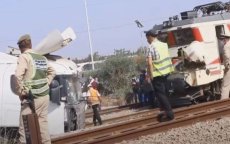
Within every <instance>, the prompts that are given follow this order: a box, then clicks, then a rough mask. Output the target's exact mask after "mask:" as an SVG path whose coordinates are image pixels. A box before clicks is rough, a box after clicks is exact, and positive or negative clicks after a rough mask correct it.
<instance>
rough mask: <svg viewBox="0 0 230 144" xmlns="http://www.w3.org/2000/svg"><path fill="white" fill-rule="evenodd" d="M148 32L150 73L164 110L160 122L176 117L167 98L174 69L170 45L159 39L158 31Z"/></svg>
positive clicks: (160, 115)
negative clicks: (168, 78) (169, 78)
mask: <svg viewBox="0 0 230 144" xmlns="http://www.w3.org/2000/svg"><path fill="white" fill-rule="evenodd" d="M145 33H146V38H147V42H148V43H149V44H150V46H149V48H148V51H147V66H148V74H149V75H150V78H151V81H152V85H153V88H154V91H155V95H156V97H157V98H158V101H159V103H160V108H161V110H163V111H164V112H162V113H160V114H159V115H158V120H159V121H160V122H163V121H168V120H172V119H174V113H173V111H172V107H171V104H170V102H169V100H168V98H167V86H166V84H167V77H168V75H169V74H170V73H172V72H173V71H174V69H173V65H172V62H171V59H170V57H169V51H168V45H167V44H166V43H163V42H161V41H159V40H158V39H157V32H156V31H154V30H149V31H147V32H145Z"/></svg>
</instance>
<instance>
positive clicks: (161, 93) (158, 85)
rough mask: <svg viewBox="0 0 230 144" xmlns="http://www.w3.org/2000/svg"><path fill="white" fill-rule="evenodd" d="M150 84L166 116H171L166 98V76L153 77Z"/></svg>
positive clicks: (172, 115)
mask: <svg viewBox="0 0 230 144" xmlns="http://www.w3.org/2000/svg"><path fill="white" fill-rule="evenodd" d="M152 85H153V87H154V91H155V92H154V94H155V95H156V97H157V99H158V101H159V103H160V108H161V109H162V110H164V111H165V112H166V115H167V117H169V118H173V117H174V114H173V111H172V107H171V104H170V102H169V100H168V98H167V76H158V77H154V78H153V80H152Z"/></svg>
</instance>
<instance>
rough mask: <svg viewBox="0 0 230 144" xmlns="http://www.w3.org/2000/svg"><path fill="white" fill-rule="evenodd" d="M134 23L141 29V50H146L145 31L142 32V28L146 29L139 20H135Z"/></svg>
mask: <svg viewBox="0 0 230 144" xmlns="http://www.w3.org/2000/svg"><path fill="white" fill-rule="evenodd" d="M134 22H135V23H136V24H137V27H138V28H139V29H140V35H141V48H144V43H143V31H142V28H143V27H144V25H143V24H142V23H141V22H140V21H139V20H135V21H134Z"/></svg>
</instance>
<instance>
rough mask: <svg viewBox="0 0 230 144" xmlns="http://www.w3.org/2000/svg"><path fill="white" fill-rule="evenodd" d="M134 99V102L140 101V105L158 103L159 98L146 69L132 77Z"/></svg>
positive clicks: (154, 105) (155, 104)
mask: <svg viewBox="0 0 230 144" xmlns="http://www.w3.org/2000/svg"><path fill="white" fill-rule="evenodd" d="M131 84H132V90H133V94H132V99H133V102H134V103H139V104H140V106H146V105H151V106H153V107H156V106H157V105H158V103H157V99H156V97H155V96H154V89H153V86H152V83H151V80H150V78H149V77H148V75H147V72H146V70H142V71H141V73H140V74H139V75H138V76H133V78H132V82H131Z"/></svg>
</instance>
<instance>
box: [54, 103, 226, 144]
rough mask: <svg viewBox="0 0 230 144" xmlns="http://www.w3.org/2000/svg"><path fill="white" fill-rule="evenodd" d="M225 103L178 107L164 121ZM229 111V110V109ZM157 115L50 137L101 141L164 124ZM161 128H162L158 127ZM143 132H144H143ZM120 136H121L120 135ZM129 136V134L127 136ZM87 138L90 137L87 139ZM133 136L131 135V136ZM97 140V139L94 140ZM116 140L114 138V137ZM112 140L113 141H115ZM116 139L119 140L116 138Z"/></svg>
mask: <svg viewBox="0 0 230 144" xmlns="http://www.w3.org/2000/svg"><path fill="white" fill-rule="evenodd" d="M226 105H228V106H229V105H230V100H222V101H215V102H207V103H203V104H199V105H193V106H190V107H186V108H178V109H176V110H175V111H174V112H175V116H176V118H175V120H173V121H170V122H166V123H174V122H178V120H179V119H186V118H188V117H191V116H190V115H189V114H191V115H194V113H195V115H202V114H207V111H211V112H212V111H214V112H215V109H214V108H215V107H220V108H223V107H225V106H226ZM227 109H228V108H227ZM229 109H230V108H229ZM229 112H230V110H229ZM156 117H157V115H152V116H148V117H145V118H139V119H135V120H131V121H127V122H122V123H117V124H114V125H108V126H103V127H98V128H95V129H91V130H87V131H83V132H78V133H70V134H66V135H64V136H60V137H56V138H55V137H54V138H52V143H54V144H62V143H97V141H99V143H103V141H106V140H108V139H112V138H111V137H110V135H115V134H114V133H119V131H123V130H126V131H134V130H135V129H136V128H137V127H141V126H142V125H150V126H151V125H157V126H158V127H159V126H160V125H164V124H165V123H159V122H157V121H156ZM171 127H172V126H171ZM160 129H162V128H160ZM143 133H144V132H143ZM120 137H122V136H120ZM127 137H129V136H127ZM89 138H91V139H90V140H89ZM132 138H133V137H132ZM96 140H97V141H96ZM115 140H116V138H115ZM115 140H113V141H115ZM117 140H121V139H120V138H117Z"/></svg>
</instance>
